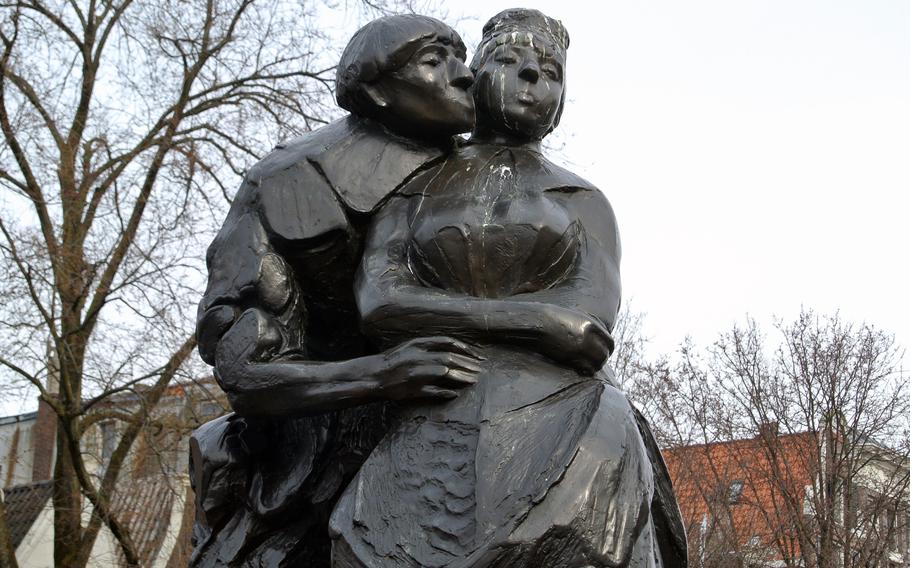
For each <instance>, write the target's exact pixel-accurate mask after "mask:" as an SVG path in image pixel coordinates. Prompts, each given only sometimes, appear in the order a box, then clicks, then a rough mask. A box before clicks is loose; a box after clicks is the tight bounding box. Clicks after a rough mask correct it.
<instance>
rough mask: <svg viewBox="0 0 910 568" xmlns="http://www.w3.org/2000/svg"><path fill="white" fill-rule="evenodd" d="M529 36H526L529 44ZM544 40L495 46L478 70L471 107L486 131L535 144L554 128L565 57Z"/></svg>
mask: <svg viewBox="0 0 910 568" xmlns="http://www.w3.org/2000/svg"><path fill="white" fill-rule="evenodd" d="M531 38H533V36H528V39H531ZM542 45H545V44H544V43H543V42H542V41H537V38H533V41H527V42H518V43H512V44H509V43H506V44H503V45H498V46H496V47H495V48H494V49H493V51H492V53H490V54H489V55H488V56H487V58H486V60H485V61H484V63H483V65H482V66H481V67H480V68H479V69H478V70H477V77H476V86H475V87H474V88H475V95H474V98H475V102H476V104H477V107H478V109H477V110H478V115H480V116H484V119H485V120H486V119H489V120H490V121H491V122H492V124H487V125H484V126H487V127H488V128H491V129H493V130H495V131H501V132H507V133H513V134H519V135H522V136H526V137H529V138H532V139H535V140H540V139H542V138H543V137H544V136H546V134H547V132H549V131H550V130H552V129H553V126H554V123H555V121H556V116H557V114H558V112H559V106H560V102H561V100H562V92H563V73H564V70H563V67H564V63H565V59H564V57H563V56H562V55H561V54H560V53H559V52H555V51H554V50H550V49H542V48H541V46H542Z"/></svg>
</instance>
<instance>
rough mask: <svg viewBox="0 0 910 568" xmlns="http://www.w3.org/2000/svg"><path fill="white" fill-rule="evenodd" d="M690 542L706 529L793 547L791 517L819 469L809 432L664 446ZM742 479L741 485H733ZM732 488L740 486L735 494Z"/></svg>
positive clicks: (737, 539) (742, 540)
mask: <svg viewBox="0 0 910 568" xmlns="http://www.w3.org/2000/svg"><path fill="white" fill-rule="evenodd" d="M663 455H664V458H665V459H666V462H667V467H668V469H669V470H670V476H671V478H672V479H673V486H674V489H675V491H676V496H677V499H678V501H679V505H680V510H681V512H682V514H683V519H684V521H685V523H686V528H687V530H688V534H689V540H690V542H694V541H697V540H698V539H699V538H700V536H701V535H702V532H703V531H704V530H705V528H704V525H710V526H709V527H708V529H709V530H714V531H724V533H725V534H724V537H725V539H726V540H727V541H728V542H732V543H734V544H735V545H737V546H740V547H746V546H749V543H750V541H751V543H752V544H753V545H759V546H761V547H764V548H766V549H767V548H773V549H775V550H776V551H778V554H777V557H778V558H780V556H781V553H783V554H787V552H788V551H789V552H791V553H792V552H793V551H795V550H796V541H795V539H796V538H797V535H796V534H794V532H793V529H792V522H790V520H791V519H794V518H798V517H799V516H801V515H803V514H805V510H804V509H805V495H806V493H805V491H806V487H808V486H811V485H812V484H813V480H814V479H815V476H814V474H813V473H812V472H814V471H817V467H816V466H815V465H814V464H816V463H817V455H818V445H817V441H816V439H815V436H814V435H812V434H809V433H801V434H791V435H784V436H775V437H765V438H761V437H759V438H752V439H747V440H734V441H730V442H719V443H711V444H699V445H693V446H685V447H680V448H672V449H668V450H665V451H664V452H663ZM740 484H741V488H740V487H737V486H739V485H740ZM736 489H739V491H738V493H739V494H738V495H735V493H737V491H736Z"/></svg>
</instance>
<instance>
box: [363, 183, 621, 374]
mask: <svg viewBox="0 0 910 568" xmlns="http://www.w3.org/2000/svg"><path fill="white" fill-rule="evenodd" d="M585 193H595V192H585ZM596 193H598V194H599V192H596ZM574 197H575V194H567V195H566V196H565V197H564V198H565V199H567V200H571V199H572V198H574ZM602 197H603V196H602V195H601V198H602ZM585 201H588V200H585ZM595 203H597V202H595ZM572 205H573V207H572V208H571V209H572V210H570V213H573V214H579V212H578V211H577V210H578V209H583V208H584V207H586V206H588V207H589V206H590V205H591V204H590V203H573V204H572ZM598 205H599V206H600V207H601V209H600V211H599V213H601V214H604V215H606V216H607V217H609V219H607V221H606V222H601V223H595V226H594V227H593V229H594V231H595V236H596V238H586V239H585V242H584V243H583V244H582V250H581V252H580V257H579V261H578V268H577V270H576V271H575V272H574V273H573V274H572V275H571V276H570V277H569V278H567V279H566V281H565V282H564V283H563V284H562V285H560V286H558V287H557V288H553V289H550V290H546V291H541V292H534V293H527V294H521V295H517V296H513V297H511V298H506V299H487V298H477V297H473V296H467V295H464V294H456V293H451V292H447V291H445V290H440V289H435V288H428V287H426V286H424V285H422V284H421V283H420V282H419V281H418V280H417V279H416V278H415V277H414V275H413V273H412V272H411V270H410V268H409V267H408V261H407V242H408V236H409V235H408V231H409V229H408V227H407V223H406V222H405V221H404V220H405V219H406V218H407V216H408V201H407V198H404V197H398V198H395V199H393V200H391V201H390V202H389V203H387V204H386V205H385V207H384V208H383V210H382V211H381V212H380V213H379V214H378V215H377V217H376V218H375V219H374V224H373V227H372V229H371V231H370V234H369V236H368V237H367V243H366V249H365V251H364V255H363V262H362V264H361V270H360V272H359V274H358V278H357V281H356V284H355V291H356V294H357V301H358V306H359V308H360V311H361V315H362V317H363V322H364V327H365V329H366V330H367V332H369V333H371V334H372V335H375V336H377V337H379V338H381V339H382V340H384V341H386V342H390V343H391V342H396V341H401V340H402V339H404V338H408V337H415V336H418V337H419V336H421V335H425V334H433V335H447V336H452V337H459V338H462V339H466V340H468V341H480V342H495V343H509V344H512V345H516V346H520V347H525V348H528V349H531V350H534V351H537V352H540V353H543V354H545V355H547V356H548V357H550V358H552V359H554V360H555V361H558V362H560V363H562V364H565V365H567V366H571V367H573V368H576V369H578V370H579V371H581V372H584V373H593V372H594V371H596V370H598V369H599V368H600V367H601V366H602V365H603V363H604V361H605V360H606V358H607V356H608V355H609V353H610V352H611V351H612V348H613V343H612V338H611V337H610V335H609V332H608V331H607V323H609V324H612V320H613V317H614V316H615V309H616V308H615V307H614V308H612V314H613V315H610V314H611V308H607V309H604V308H603V306H602V305H601V304H602V303H603V301H604V300H606V301H607V302H609V296H611V295H613V294H615V295H616V304H617V305H618V268H617V269H613V268H612V267H611V264H612V265H615V266H617V267H618V253H619V251H618V243H616V246H615V247H613V249H614V254H615V262H611V261H610V259H609V258H608V257H609V255H604V254H602V251H601V250H599V248H598V247H599V246H600V245H601V244H602V243H604V242H605V243H606V244H607V245H609V244H610V242H611V241H615V234H616V231H615V221H614V220H613V218H612V210H609V204H607V203H606V200H605V199H603V200H602V201H601V202H599V203H598ZM604 205H606V209H603V206H604ZM592 213H594V214H595V215H596V213H598V212H592ZM591 217H594V215H592V214H590V213H584V215H583V216H582V215H580V214H579V220H581V221H582V223H583V226H584V227H585V231H588V227H587V226H586V225H584V223H586V222H589V218H591ZM611 223H612V225H611ZM605 229H611V231H612V236H610V238H609V239H605V238H603V237H602V236H601V235H600V234H599V233H601V232H603V230H605ZM613 275H615V278H613V279H614V280H615V282H616V284H615V285H612V286H611V285H608V284H607V283H605V281H606V280H607V279H608V278H611V277H613ZM608 316H609V317H608Z"/></svg>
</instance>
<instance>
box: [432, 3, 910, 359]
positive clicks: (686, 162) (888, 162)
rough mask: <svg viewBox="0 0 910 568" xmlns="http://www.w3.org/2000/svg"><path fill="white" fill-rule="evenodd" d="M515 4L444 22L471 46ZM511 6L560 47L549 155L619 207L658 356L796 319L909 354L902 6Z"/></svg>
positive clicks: (907, 81) (907, 53)
mask: <svg viewBox="0 0 910 568" xmlns="http://www.w3.org/2000/svg"><path fill="white" fill-rule="evenodd" d="M515 5H516V4H514V3H513V2H511V1H506V2H503V1H500V0H483V1H474V0H472V1H467V2H459V3H458V5H457V7H450V8H449V9H450V11H451V13H452V16H453V18H452V20H453V21H455V20H456V18H455V17H456V16H458V15H460V14H464V15H467V16H473V17H474V18H475V20H474V21H463V22H462V23H460V24H457V27H458V28H459V31H460V32H462V34H463V35H464V36H465V38H466V39H467V40H468V43H469V44H476V42H477V40H478V39H479V35H480V33H479V32H480V28H481V27H482V25H483V22H484V21H486V19H487V18H489V17H490V16H492V15H493V14H495V13H496V12H498V11H499V10H501V9H504V8H510V7H514V6H515ZM524 5H525V6H526V7H531V8H538V9H540V10H542V11H544V12H545V13H547V14H548V15H551V16H553V17H556V18H558V19H560V20H562V21H563V23H564V24H565V25H566V27H567V28H568V30H569V33H570V35H571V47H570V49H569V55H568V57H569V62H568V67H567V81H568V83H567V84H568V89H569V91H568V93H569V98H570V104H569V105H568V106H567V109H566V112H565V115H564V120H563V123H562V125H561V126H560V131H561V132H560V136H561V138H562V139H563V140H564V141H565V147H564V150H563V151H562V152H561V154H562V155H561V156H560V161H563V162H564V163H566V164H567V165H569V167H570V168H572V169H574V170H575V171H577V172H578V173H580V174H582V175H583V176H584V177H586V178H588V179H589V180H590V181H592V182H594V183H595V184H596V185H597V186H599V187H600V188H602V189H603V191H604V192H606V194H607V196H608V197H609V198H610V200H611V202H612V203H613V206H614V208H615V209H616V212H617V215H618V217H619V222H620V230H621V232H622V236H623V245H624V257H623V284H624V290H625V295H626V297H627V298H631V299H632V300H633V304H634V306H635V307H636V308H637V309H639V310H642V311H645V312H647V331H648V333H649V335H650V336H651V337H652V339H653V342H654V346H655V348H657V349H660V350H664V351H670V350H672V349H674V346H675V345H677V344H678V343H679V342H680V341H681V340H682V339H683V338H684V337H685V336H686V335H691V336H692V337H693V338H694V339H695V340H696V341H698V342H699V343H706V342H709V341H711V340H712V339H713V338H714V336H715V335H716V334H717V332H718V331H720V330H722V329H725V328H728V327H729V326H730V325H731V324H732V323H733V322H735V321H741V320H742V319H743V318H744V317H745V315H746V314H750V315H752V316H755V317H757V318H758V319H759V320H761V321H766V322H770V321H771V317H772V315H774V314H777V315H779V316H782V317H785V318H791V317H793V316H795V315H796V313H797V312H798V311H799V309H800V306H805V307H811V308H815V309H816V310H818V311H821V312H833V311H835V310H840V312H841V314H842V315H843V316H845V317H846V318H848V319H851V320H854V321H867V322H869V323H873V324H875V325H877V326H879V327H882V328H884V329H887V330H890V331H891V332H893V333H895V334H897V339H898V341H899V342H900V343H901V344H903V345H904V346H910V301H908V299H907V293H908V292H907V290H908V275H910V267H908V255H907V252H906V248H907V245H908V244H910V231H908V214H910V196H908V194H910V2H907V1H906V0H892V1H885V0H863V1H857V0H853V1H849V2H848V1H842V0H818V1H809V0H735V1H730V0H689V1H686V2H680V1H678V0H661V1H656V0H655V1H648V2H644V1H636V2H631V1H623V2H618V1H608V2H602V3H594V2H578V1H565V0H563V1H553V0H549V1H545V2H535V1H525V2H524ZM452 6H454V4H452Z"/></svg>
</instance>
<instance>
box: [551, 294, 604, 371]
mask: <svg viewBox="0 0 910 568" xmlns="http://www.w3.org/2000/svg"><path fill="white" fill-rule="evenodd" d="M541 315H542V317H543V324H544V325H543V326H542V329H541V330H540V333H541V337H540V338H539V345H540V348H541V352H542V353H543V354H544V355H547V356H548V357H550V358H551V359H553V360H554V361H557V362H559V363H562V364H565V365H568V366H570V367H571V368H573V369H575V370H577V371H578V372H579V373H582V374H584V375H593V374H594V373H596V372H597V371H599V370H600V368H601V367H603V365H604V363H605V362H606V360H607V357H609V356H610V353H611V352H612V351H613V338H612V337H611V336H610V332H608V331H607V329H606V328H605V327H604V326H603V325H602V324H601V323H600V322H598V321H596V320H595V319H594V318H592V317H591V316H589V315H587V314H584V313H581V312H579V311H576V310H571V309H568V308H561V307H558V306H554V305H552V304H541Z"/></svg>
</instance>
